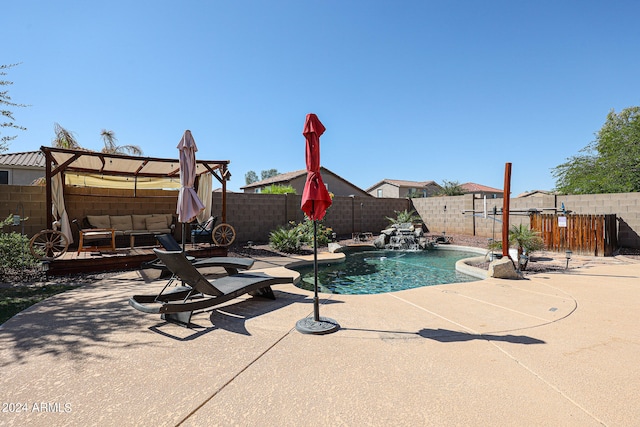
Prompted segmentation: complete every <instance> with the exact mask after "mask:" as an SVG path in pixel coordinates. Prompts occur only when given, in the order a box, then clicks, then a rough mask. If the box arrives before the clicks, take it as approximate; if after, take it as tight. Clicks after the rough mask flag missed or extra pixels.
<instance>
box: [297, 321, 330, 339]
mask: <svg viewBox="0 0 640 427" xmlns="http://www.w3.org/2000/svg"><path fill="white" fill-rule="evenodd" d="M296 329H297V330H298V332H300V333H303V334H315V335H323V334H329V333H331V332H335V331H337V330H338V329H340V325H339V324H338V322H336V321H335V320H333V319H330V318H328V317H320V320H319V321H316V320H315V319H314V318H313V317H305V318H304V319H300V320H298V321H297V322H296Z"/></svg>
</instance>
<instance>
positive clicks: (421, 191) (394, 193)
mask: <svg viewBox="0 0 640 427" xmlns="http://www.w3.org/2000/svg"><path fill="white" fill-rule="evenodd" d="M441 188H442V187H440V186H439V185H438V184H437V183H436V182H435V181H404V180H400V179H383V180H382V181H380V182H378V183H376V184H374V185H372V186H371V187H369V188H367V190H366V192H367V193H369V194H370V195H371V196H373V197H384V198H402V197H431V196H434V195H435V194H437V193H438V191H440V189H441Z"/></svg>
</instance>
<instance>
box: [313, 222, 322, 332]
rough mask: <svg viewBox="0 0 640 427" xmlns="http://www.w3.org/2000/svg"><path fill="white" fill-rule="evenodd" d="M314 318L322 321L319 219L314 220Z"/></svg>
mask: <svg viewBox="0 0 640 427" xmlns="http://www.w3.org/2000/svg"><path fill="white" fill-rule="evenodd" d="M313 291H314V295H313V319H314V320H315V321H316V322H319V321H320V302H319V298H318V221H317V220H315V219H314V220H313Z"/></svg>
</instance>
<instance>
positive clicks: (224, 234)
mask: <svg viewBox="0 0 640 427" xmlns="http://www.w3.org/2000/svg"><path fill="white" fill-rule="evenodd" d="M211 235H212V237H213V242H214V243H215V244H216V245H218V246H229V245H230V244H232V243H233V241H234V240H236V230H234V228H233V227H232V226H230V225H229V224H220V225H217V226H216V227H215V228H214V229H213V231H212V232H211Z"/></svg>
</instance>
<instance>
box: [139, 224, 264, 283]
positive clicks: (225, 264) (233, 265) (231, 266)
mask: <svg viewBox="0 0 640 427" xmlns="http://www.w3.org/2000/svg"><path fill="white" fill-rule="evenodd" d="M156 238H157V239H158V242H160V244H161V245H162V247H163V248H165V249H166V250H167V251H169V252H181V251H182V248H181V247H180V244H179V243H178V242H177V241H176V239H175V238H174V237H173V236H172V235H171V234H159V235H157V236H156ZM185 257H186V258H187V260H188V261H189V262H191V263H192V264H193V265H194V266H195V267H196V268H206V267H222V268H224V269H225V270H226V271H227V274H228V275H232V274H238V270H249V269H250V268H251V267H253V263H254V260H252V259H251V258H238V257H226V256H221V257H217V256H216V257H210V258H203V259H197V258H195V257H193V256H191V255H186V254H185ZM141 267H142V268H155V269H157V270H162V272H161V273H160V277H166V276H167V275H168V274H167V273H169V269H168V268H167V266H166V265H165V264H164V262H162V260H161V259H160V258H156V259H155V260H153V261H148V262H145V263H143V264H142V265H141Z"/></svg>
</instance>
